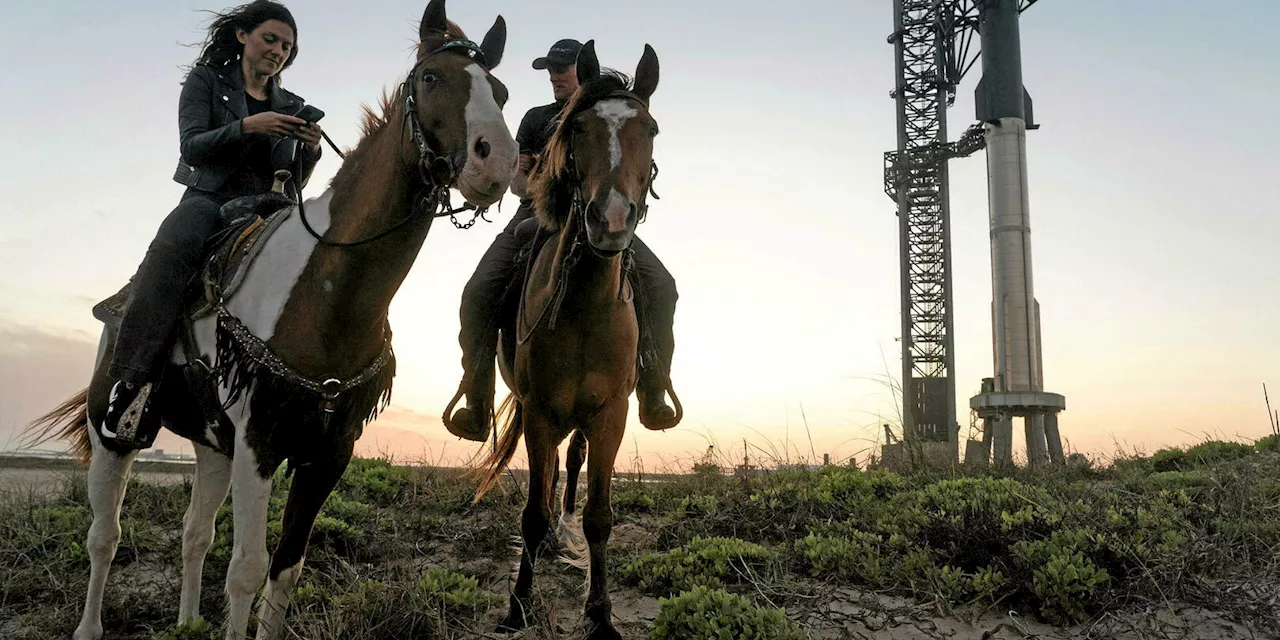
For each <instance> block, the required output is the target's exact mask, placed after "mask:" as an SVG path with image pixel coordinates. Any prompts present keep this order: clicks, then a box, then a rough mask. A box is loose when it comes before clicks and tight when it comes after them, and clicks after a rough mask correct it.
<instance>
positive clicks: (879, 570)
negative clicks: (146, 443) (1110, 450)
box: [0, 437, 1280, 640]
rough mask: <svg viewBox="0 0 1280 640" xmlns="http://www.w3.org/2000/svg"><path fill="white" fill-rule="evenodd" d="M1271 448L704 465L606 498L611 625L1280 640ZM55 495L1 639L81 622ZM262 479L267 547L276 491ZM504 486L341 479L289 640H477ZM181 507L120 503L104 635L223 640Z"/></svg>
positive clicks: (507, 524)
mask: <svg viewBox="0 0 1280 640" xmlns="http://www.w3.org/2000/svg"><path fill="white" fill-rule="evenodd" d="M1276 444H1277V443H1276V441H1275V438H1274V437H1271V438H1267V439H1264V440H1262V441H1259V442H1258V443H1256V444H1254V445H1248V444H1239V443H1226V442H1205V443H1203V444H1200V445H1197V446H1195V447H1191V448H1189V449H1187V450H1185V451H1184V450H1181V449H1170V450H1163V451H1159V452H1157V453H1155V454H1154V455H1152V456H1149V457H1131V458H1127V459H1123V460H1118V461H1116V462H1114V463H1112V464H1110V465H1108V466H1106V467H1105V468H1093V467H1091V466H1088V465H1081V464H1076V465H1071V466H1065V467H1055V468H1052V469H1043V470H1016V471H1011V472H1009V473H1007V474H997V473H994V472H989V471H983V472H971V473H966V474H961V475H956V476H947V477H940V476H931V475H925V474H915V475H898V474H894V473H890V472H887V471H880V470H876V471H870V472H868V471H861V470H858V469H854V468H847V467H826V468H823V469H821V470H817V471H814V470H789V471H788V470H783V471H774V472H771V473H764V474H760V475H753V476H751V477H741V478H739V477H733V476H731V475H726V474H721V473H720V472H719V470H718V469H717V468H715V467H714V466H713V465H706V464H703V465H700V466H699V469H698V470H697V472H696V473H694V474H689V475H685V476H679V477H670V479H662V480H657V481H653V480H647V481H644V482H641V481H639V480H637V479H634V478H631V477H628V476H620V477H619V478H617V479H616V481H615V496H614V504H615V511H616V520H617V524H616V526H615V530H614V536H613V540H612V543H611V555H610V561H611V565H612V566H611V567H610V575H611V576H612V583H611V593H612V594H613V599H614V602H615V614H616V615H617V617H618V618H619V622H620V627H621V629H622V631H623V634H624V637H627V638H633V637H634V638H652V639H679V640H700V639H703V638H706V639H713V638H714V639H718V638H756V639H761V640H765V639H792V638H818V637H824V638H825V637H830V638H840V637H875V636H873V635H872V631H874V630H875V629H877V628H881V629H882V628H886V625H888V626H893V625H895V624H905V623H910V624H915V625H916V626H917V628H926V629H928V628H931V629H934V630H935V632H936V633H937V634H940V635H937V636H936V637H944V636H946V635H951V637H970V636H966V635H964V634H963V633H959V632H952V633H950V634H947V633H943V632H942V631H938V629H940V628H941V627H939V626H938V623H937V622H936V621H937V620H951V621H958V622H957V624H962V625H963V624H968V623H972V625H971V626H972V628H974V629H977V630H978V631H975V632H974V635H972V636H971V637H973V638H978V637H981V633H980V632H981V631H982V630H983V629H986V630H988V631H990V630H993V629H995V630H998V629H999V628H1000V627H1001V626H1004V625H1005V624H1006V623H1007V622H1008V620H1010V619H1011V618H1010V617H1009V616H1008V615H1006V613H1007V612H1010V611H1012V612H1016V616H1017V619H1018V620H1022V621H1027V623H1028V624H1030V623H1035V624H1040V625H1043V627H1042V628H1043V629H1050V630H1052V629H1057V630H1059V631H1060V632H1061V633H1062V634H1063V637H1068V636H1071V637H1081V636H1091V635H1093V636H1097V637H1107V635H1108V634H1109V633H1111V632H1112V631H1114V630H1115V628H1116V627H1115V625H1116V624H1118V623H1120V622H1122V621H1124V620H1142V621H1143V622H1142V624H1137V623H1134V624H1132V625H1130V626H1131V627H1132V628H1134V629H1138V628H1140V627H1141V628H1145V629H1147V630H1149V631H1150V632H1151V633H1152V635H1151V636H1150V637H1162V636H1160V634H1161V633H1163V631H1161V630H1160V624H1163V623H1159V621H1161V620H1166V619H1169V618H1168V616H1167V615H1166V614H1165V613H1162V612H1179V611H1181V612H1183V614H1184V615H1183V618H1186V616H1187V615H1190V614H1186V611H1187V610H1188V608H1189V605H1190V604H1192V603H1194V605H1195V608H1196V610H1197V611H1201V612H1208V613H1203V614H1196V615H1201V618H1198V619H1203V616H1205V615H1207V616H1211V617H1213V619H1214V620H1217V621H1219V622H1220V623H1221V624H1220V626H1223V625H1225V627H1234V628H1239V629H1242V630H1246V631H1242V633H1254V634H1257V635H1264V636H1265V635H1274V634H1277V633H1280V604H1277V603H1278V602H1280V575H1277V568H1278V567H1280V451H1277V446H1276ZM62 477H63V480H62V486H61V487H60V488H57V489H55V490H51V491H44V492H39V493H28V494H19V493H14V492H6V493H4V494H0V637H4V638H15V639H30V640H35V639H45V638H64V637H68V636H69V635H70V632H71V630H72V629H73V628H74V626H75V624H76V622H77V620H78V617H79V607H80V604H81V602H82V598H83V596H84V589H85V585H86V582H87V578H88V556H87V553H86V552H85V549H84V538H85V534H86V531H87V528H88V525H89V522H90V520H91V514H90V510H89V508H88V500H87V495H86V487H85V480H84V474H83V472H82V471H67V472H66V473H65V474H64V475H63V476H62ZM276 480H277V482H276V492H275V494H274V496H273V498H272V501H271V505H270V510H271V515H272V518H273V520H272V525H271V526H270V528H269V529H268V544H269V545H274V543H275V539H276V538H277V537H278V535H279V524H278V518H279V515H280V512H281V511H282V509H283V505H284V495H285V492H286V491H287V488H288V485H289V483H290V482H291V478H290V477H288V476H287V475H286V474H285V473H284V472H283V471H282V472H281V473H280V474H279V475H278V476H277V478H276ZM502 486H503V488H504V490H501V491H494V492H491V493H490V494H489V495H487V496H486V497H485V499H484V500H482V501H480V503H479V504H472V502H471V497H472V490H473V486H472V485H471V484H470V483H469V482H468V481H467V480H466V479H465V478H464V477H463V476H462V474H461V473H460V472H459V471H456V470H449V469H439V468H429V467H396V466H392V465H389V464H387V463H386V462H383V461H379V460H364V459H361V460H357V461H355V462H353V464H352V466H351V468H350V469H348V471H347V473H346V476H345V477H344V478H343V481H342V482H341V484H340V485H339V487H338V490H337V491H336V492H335V493H334V494H333V495H332V496H330V498H329V500H328V501H327V502H326V504H325V507H324V510H323V511H322V515H321V517H320V519H319V520H318V521H317V523H316V526H315V530H314V531H313V533H312V541H311V544H312V547H311V551H310V552H309V553H308V556H307V567H306V569H305V571H304V573H303V578H302V580H301V583H300V585H299V588H298V590H297V592H296V594H295V597H294V600H293V604H292V611H291V613H290V618H289V624H290V628H291V629H292V633H294V634H296V635H294V636H291V637H302V638H309V639H312V640H319V639H327V638H335V639H336V638H374V639H377V638H388V639H390V638H403V637H429V638H445V639H451V638H459V639H460V638H474V637H477V635H480V636H482V637H490V636H491V635H492V630H493V627H494V625H495V624H496V622H497V621H498V619H499V618H500V617H501V615H502V613H503V611H504V609H505V605H506V599H507V598H506V594H507V589H508V581H509V580H510V571H511V569H512V567H513V565H514V563H515V561H516V560H517V552H516V551H515V544H516V543H517V540H516V536H517V535H518V531H519V527H518V517H519V511H520V508H521V507H522V505H523V496H522V493H521V489H522V487H521V483H520V482H518V481H516V480H514V479H513V478H510V477H509V478H507V479H505V480H504V484H503V485H502ZM189 491H190V485H189V482H188V483H168V484H156V483H151V482H145V481H141V480H138V479H136V478H135V480H133V481H132V482H131V485H130V488H129V493H128V496H127V498H126V501H125V506H124V516H123V519H122V522H121V525H122V529H123V539H122V542H121V545H120V550H119V552H118V553H117V555H116V559H115V565H114V568H113V573H112V579H111V582H110V584H109V586H108V590H107V597H106V603H105V607H104V624H105V626H106V627H107V628H108V629H109V630H110V635H111V637H113V638H123V639H141V638H148V639H150V638H171V639H190V638H207V637H216V634H215V633H214V631H215V627H216V622H217V621H220V620H221V618H222V607H223V605H224V599H223V595H222V582H223V580H224V578H225V571H226V565H227V561H228V559H229V556H230V551H231V530H232V528H231V518H230V504H229V503H228V504H227V505H224V507H223V509H222V511H221V512H220V515H219V523H218V526H217V537H216V539H215V542H214V546H213V548H212V550H211V552H210V554H209V559H208V561H207V563H206V569H205V574H204V584H205V588H204V592H203V595H202V599H203V601H202V611H203V612H204V613H205V615H206V616H207V617H208V618H209V620H210V621H212V622H213V623H214V624H210V623H209V622H205V621H201V622H198V623H196V624H194V625H188V626H187V627H184V628H181V629H179V628H175V627H173V617H174V615H175V614H176V611H177V604H178V589H179V586H178V585H179V577H180V558H181V553H180V547H181V535H180V531H181V524H182V515H183V511H184V509H185V508H186V499H187V495H188V493H189ZM548 564H550V563H548ZM583 579H584V578H583V575H582V573H581V572H580V571H578V570H576V569H574V568H572V567H569V566H566V565H556V566H555V568H554V569H551V570H548V571H547V572H546V574H545V576H544V577H540V578H539V582H538V590H537V593H536V605H537V606H538V607H539V611H540V612H541V617H540V619H539V622H538V626H537V627H536V628H535V629H533V630H531V631H530V632H526V634H525V635H522V636H520V637H521V638H530V639H532V638H561V637H565V638H569V637H575V636H576V635H577V634H579V633H580V632H581V627H580V625H581V621H580V615H579V612H580V609H581V598H582V594H583V591H582V584H583ZM993 612H997V613H995V614H993ZM993 615H994V617H993ZM1170 615H1173V616H1174V618H1177V617H1178V616H1177V615H1176V614H1170ZM1162 616H1164V617H1162ZM922 620H924V621H930V620H932V621H934V622H930V624H932V625H933V626H931V627H930V626H929V625H922V622H921V621H922ZM1153 620H1154V621H1157V622H1156V623H1153V622H1151V621H1153ZM1169 620H1171V619H1169ZM892 621H896V622H892ZM1002 621H1003V622H1002ZM1019 624H1022V623H1021V622H1020V623H1019ZM1168 624H1173V625H1176V624H1177V622H1176V621H1169V622H1168ZM984 625H985V626H984ZM1153 625H1154V626H1153ZM1225 627H1224V628H1225ZM1010 628H1012V627H1010ZM993 633H994V632H993ZM1019 633H1024V635H1025V634H1029V633H1030V632H1028V631H1025V630H1024V631H1023V632H1019ZM1139 635H1141V634H1139ZM921 637H933V636H930V635H929V633H925V635H923V636H921ZM999 637H1005V636H999ZM1010 637H1020V636H1018V635H1014V636H1010ZM1212 637H1233V636H1230V635H1219V636H1212ZM1241 637H1244V636H1241Z"/></svg>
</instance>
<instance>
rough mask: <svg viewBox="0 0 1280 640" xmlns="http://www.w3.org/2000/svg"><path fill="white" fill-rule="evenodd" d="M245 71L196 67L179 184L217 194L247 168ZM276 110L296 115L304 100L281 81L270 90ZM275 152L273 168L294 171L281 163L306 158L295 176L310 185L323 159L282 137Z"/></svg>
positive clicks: (185, 96) (184, 115) (181, 124)
mask: <svg viewBox="0 0 1280 640" xmlns="http://www.w3.org/2000/svg"><path fill="white" fill-rule="evenodd" d="M241 74H242V72H241V69H240V65H239V64H238V63H231V64H228V65H224V66H217V67H215V66H210V65H206V64H196V65H195V66H194V67H193V68H192V69H191V72H190V73H189V74H187V79H186V81H185V82H183V85H182V97H181V98H180V99H179V101H178V128H179V133H180V135H181V140H182V146H181V149H182V155H181V159H180V160H179V161H178V168H177V170H176V171H174V174H173V179H174V180H175V181H177V182H178V183H179V184H184V185H187V186H188V187H193V188H195V189H199V190H201V191H208V192H211V193H217V192H218V191H220V190H221V189H222V187H223V185H225V184H226V182H227V179H228V178H230V177H231V176H232V175H233V174H235V173H236V171H238V170H240V168H241V167H242V166H243V165H244V162H245V155H246V154H247V152H248V150H249V145H248V139H247V137H246V136H245V133H244V128H243V122H242V121H243V120H244V119H245V118H247V117H248V116H249V106H248V104H247V103H246V102H245V98H244V80H243V77H242V75H241ZM267 93H268V96H269V98H270V104H271V110H272V111H276V112H279V113H284V114H289V115H292V114H295V113H297V112H298V111H299V110H300V109H302V107H303V104H304V102H303V100H302V98H300V97H298V96H297V95H295V94H293V93H291V92H290V91H288V90H286V89H284V88H283V87H281V86H280V83H279V82H277V80H276V79H275V78H272V79H271V80H270V82H269V84H268V85H267ZM275 139H276V144H275V145H274V150H273V152H272V156H273V165H274V166H276V167H277V168H288V167H287V165H285V166H282V165H284V163H283V162H281V160H280V159H281V158H292V157H293V155H294V153H295V151H294V148H295V147H301V151H300V152H297V153H298V154H299V155H300V156H301V162H302V166H301V173H302V175H300V176H295V178H297V179H298V183H299V184H301V185H306V183H307V180H309V179H310V178H311V172H312V170H314V169H315V166H316V161H318V160H319V159H320V149H319V148H316V149H315V150H314V151H312V150H310V149H309V148H308V147H307V146H306V145H303V144H302V143H301V142H300V141H298V140H296V139H293V138H279V137H276V138H275Z"/></svg>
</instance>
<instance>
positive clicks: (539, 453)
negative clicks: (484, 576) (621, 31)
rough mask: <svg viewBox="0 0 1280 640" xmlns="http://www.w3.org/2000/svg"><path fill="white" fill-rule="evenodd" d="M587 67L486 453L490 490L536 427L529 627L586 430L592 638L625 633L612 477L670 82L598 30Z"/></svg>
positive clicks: (550, 151)
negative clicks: (635, 262) (611, 52)
mask: <svg viewBox="0 0 1280 640" xmlns="http://www.w3.org/2000/svg"><path fill="white" fill-rule="evenodd" d="M577 69H578V70H577V73H578V81H579V83H580V85H581V87H580V88H579V90H578V92H577V93H576V94H575V95H574V96H573V97H572V98H571V100H570V102H569V104H568V105H567V106H566V107H565V110H564V112H563V117H562V119H561V124H560V125H559V126H558V127H557V129H556V131H555V133H554V134H553V136H552V139H551V142H550V143H549V144H548V146H547V150H546V152H545V153H544V154H543V157H542V158H541V159H540V160H539V164H538V165H537V167H536V168H535V169H534V174H533V177H532V178H531V182H530V189H529V191H530V193H532V194H533V195H534V204H535V208H536V209H537V214H538V218H539V221H540V224H541V226H542V229H543V231H542V232H544V233H545V232H548V231H549V232H552V233H554V235H553V236H552V238H551V239H549V240H548V241H547V242H546V244H544V245H542V248H541V249H540V250H539V251H538V252H537V254H536V257H535V258H534V259H533V262H532V265H531V267H530V271H529V275H528V279H527V281H526V282H525V285H524V292H523V297H522V300H521V307H520V308H521V312H520V313H519V314H517V319H516V321H515V326H514V327H506V328H504V332H505V333H506V336H505V337H504V341H503V345H504V347H503V349H504V351H503V357H502V358H500V360H502V361H503V364H504V367H503V377H504V379H505V380H506V382H507V385H508V387H509V388H511V389H512V390H513V391H514V394H513V395H514V403H515V404H514V408H513V409H512V410H511V417H510V418H509V420H508V422H507V424H506V426H505V428H504V430H503V433H502V435H501V438H500V440H499V442H498V444H497V446H496V447H495V449H494V451H493V452H492V453H491V454H490V455H489V456H488V457H487V458H486V459H485V460H484V461H483V462H482V467H481V469H483V478H482V480H481V484H480V488H479V490H478V492H477V499H479V497H480V496H483V495H484V493H485V492H486V491H487V490H488V489H490V488H492V486H493V485H494V483H495V482H496V481H497V479H498V476H499V474H500V473H501V471H502V469H503V468H504V467H505V466H506V465H507V463H509V462H510V460H511V458H512V456H513V455H515V452H516V448H517V446H518V444H519V441H520V437H521V435H522V434H523V435H524V438H525V446H526V450H527V452H528V456H529V496H528V501H527V502H526V504H525V507H524V513H523V517H522V520H521V525H520V530H521V534H522V537H523V542H524V544H523V551H522V553H521V557H520V572H519V575H518V576H517V577H516V584H515V590H514V591H513V593H512V595H511V602H510V609H509V611H508V612H507V616H506V618H505V619H504V620H503V621H502V624H501V626H500V629H507V630H510V629H520V628H523V627H525V626H526V625H527V624H528V619H527V616H528V614H529V605H530V595H531V591H532V587H533V564H534V560H535V558H537V556H538V554H539V551H540V549H541V546H542V544H543V543H544V541H546V538H547V535H548V533H549V525H550V519H551V502H552V499H553V495H552V494H553V493H554V490H553V474H554V472H555V467H556V448H557V447H558V446H559V444H560V442H562V441H563V440H564V439H565V437H567V436H568V435H569V434H570V433H574V432H575V431H576V432H577V433H575V434H574V441H573V443H571V445H570V450H569V456H568V467H569V469H568V471H569V476H568V483H567V485H566V488H565V504H564V510H563V514H562V519H561V525H562V532H563V533H564V534H568V535H566V536H564V537H563V541H566V542H567V541H569V540H572V539H577V540H580V539H581V537H582V536H583V535H585V538H586V542H587V546H588V554H589V576H590V577H589V580H590V584H589V587H588V593H587V603H586V617H587V620H588V622H589V623H590V624H591V629H590V631H589V632H588V635H587V638H588V639H589V640H610V639H615V638H620V636H619V635H618V632H617V630H616V629H614V627H613V623H612V621H611V610H612V606H611V604H610V601H609V594H608V590H607V585H606V566H607V565H606V561H605V549H606V545H607V544H608V541H609V534H610V531H611V529H612V527H613V508H612V506H611V504H610V489H611V480H612V476H613V465H614V460H615V458H616V456H617V453H618V447H619V446H620V445H621V443H622V436H623V431H624V429H625V427H626V419H627V404H628V399H629V397H630V395H631V392H632V390H633V389H635V385H636V343H637V340H638V338H639V330H638V326H637V322H636V312H635V307H634V304H633V297H632V292H631V285H630V282H629V281H628V279H627V271H626V268H625V266H624V263H625V262H626V258H627V255H626V253H627V250H628V248H629V247H630V244H631V239H632V237H633V235H634V234H635V230H636V225H637V224H638V223H639V221H640V219H641V218H642V217H643V216H644V213H645V210H646V206H647V205H646V204H645V201H646V196H647V195H648V193H649V192H650V187H651V180H652V175H653V174H652V172H651V168H652V165H653V139H654V136H656V135H657V133H658V125H657V123H656V122H655V121H654V119H653V117H652V116H650V115H649V98H650V96H652V95H653V92H654V90H655V89H656V88H657V86H658V56H657V54H655V53H654V51H653V49H652V48H651V47H649V46H648V45H646V46H645V51H644V55H643V57H641V59H640V63H639V65H638V66H637V68H636V77H635V83H634V87H628V86H627V82H626V80H625V78H623V77H621V76H620V75H619V74H614V73H601V70H600V63H599V61H598V60H597V58H596V53H595V43H594V41H592V42H588V43H587V44H586V45H584V46H583V48H582V50H581V52H580V53H579V54H578V60H577ZM512 329H514V331H512ZM512 333H514V334H515V336H516V338H515V340H511V337H512ZM513 342H514V344H515V348H514V354H513V353H512V351H511V346H512V343H513ZM512 356H514V358H512ZM510 402H511V400H510V399H509V400H508V404H509V403H510ZM584 437H585V442H586V453H587V459H586V464H587V500H586V505H585V506H584V508H583V511H582V518H583V521H582V523H581V532H577V531H574V529H576V525H577V523H576V521H575V520H574V516H573V511H574V509H573V507H574V505H573V502H574V496H575V493H574V488H575V487H574V486H572V485H576V483H577V473H578V470H579V469H580V468H581V466H582V462H583V459H582V446H581V445H582V441H583V438H584Z"/></svg>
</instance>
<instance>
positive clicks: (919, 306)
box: [884, 0, 1036, 461]
mask: <svg viewBox="0 0 1280 640" xmlns="http://www.w3.org/2000/svg"><path fill="white" fill-rule="evenodd" d="M982 1H983V0H894V3H893V5H894V31H893V33H892V34H891V35H890V36H889V39H888V40H889V43H890V44H893V45H894V49H895V52H896V54H897V55H896V67H897V68H896V86H895V88H894V90H893V91H892V92H891V94H890V95H891V97H893V98H894V99H895V101H896V102H897V123H898V149H897V150H896V151H890V152H888V153H886V154H885V172H884V175H885V193H887V194H888V195H889V197H890V198H892V199H893V200H894V201H895V202H897V204H898V231H899V241H900V245H901V255H900V260H901V283H900V284H901V292H902V338H901V341H902V419H903V425H902V426H903V438H904V439H905V440H906V441H907V442H918V443H921V444H927V445H929V448H930V449H931V450H932V451H931V453H932V455H931V457H932V456H936V455H938V454H939V453H941V452H939V451H938V449H944V450H945V452H946V455H947V456H948V457H949V459H950V460H952V461H955V460H957V459H958V455H957V450H958V442H957V437H958V431H959V424H958V423H957V421H956V385H955V378H954V375H955V348H954V330H953V327H954V322H953V305H952V288H951V228H950V193H949V189H948V184H947V160H949V159H951V158H955V157H963V156H967V155H970V154H972V153H974V152H975V151H977V150H979V149H981V148H982V147H983V145H984V138H983V134H984V132H983V128H982V126H981V125H980V124H978V125H974V126H973V127H970V128H969V129H968V130H967V131H965V133H964V135H963V136H961V137H960V139H959V140H958V141H956V142H948V141H947V118H946V110H947V108H948V107H949V106H951V104H952V103H953V102H954V101H955V95H956V87H957V86H958V85H959V84H960V80H961V79H962V78H963V77H964V75H965V73H966V72H967V71H968V70H969V69H970V68H971V67H972V66H973V64H974V63H975V62H976V61H977V60H978V52H977V51H976V50H973V48H971V47H970V45H971V44H972V42H973V39H974V37H975V36H976V35H977V33H978V4H979V3H980V2H982ZM1035 1H1036V0H1021V5H1020V8H1019V10H1020V11H1021V10H1023V9H1026V8H1027V7H1028V6H1030V5H1031V4H1034V3H1035Z"/></svg>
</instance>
